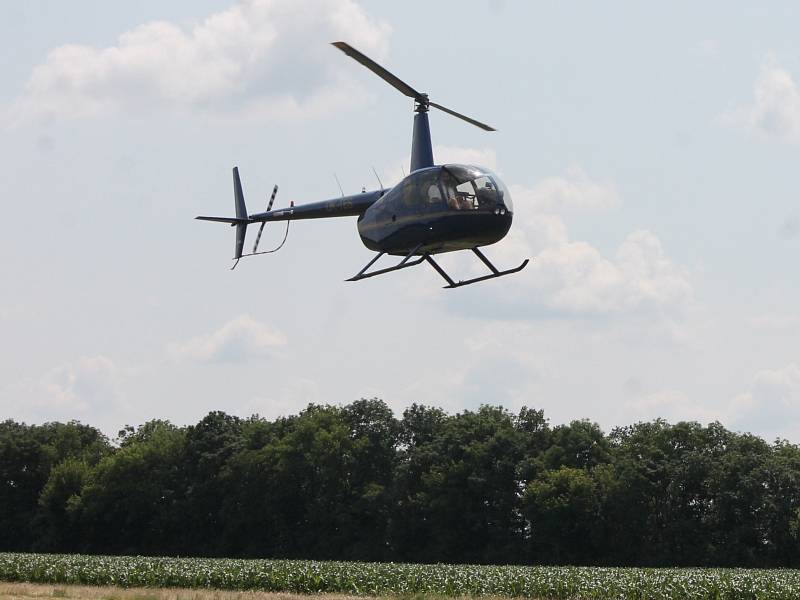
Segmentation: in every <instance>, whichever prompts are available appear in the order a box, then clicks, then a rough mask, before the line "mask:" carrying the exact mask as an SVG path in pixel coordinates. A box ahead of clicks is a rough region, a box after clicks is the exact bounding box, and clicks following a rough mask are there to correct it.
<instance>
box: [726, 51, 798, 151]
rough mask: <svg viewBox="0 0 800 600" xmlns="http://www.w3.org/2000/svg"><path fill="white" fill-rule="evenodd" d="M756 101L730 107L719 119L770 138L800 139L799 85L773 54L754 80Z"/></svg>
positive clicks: (763, 137) (764, 137) (792, 140)
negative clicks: (734, 107) (739, 106)
mask: <svg viewBox="0 0 800 600" xmlns="http://www.w3.org/2000/svg"><path fill="white" fill-rule="evenodd" d="M754 91H755V97H754V99H753V104H751V105H750V106H744V107H741V108H737V109H735V110H732V111H728V112H726V113H724V114H722V115H721V116H720V119H719V120H720V122H721V123H723V124H725V125H729V126H733V127H739V128H743V129H745V130H746V131H748V132H749V133H751V134H753V135H755V136H757V137H759V138H762V139H769V140H778V141H784V142H800V88H798V86H797V83H795V81H794V79H793V78H792V75H791V73H789V71H787V70H786V69H784V68H782V67H781V66H780V65H778V63H777V61H776V60H775V58H774V57H772V56H770V57H768V58H767V60H766V61H765V62H764V64H763V65H762V67H761V73H760V74H759V76H758V78H757V79H756V82H755V90H754Z"/></svg>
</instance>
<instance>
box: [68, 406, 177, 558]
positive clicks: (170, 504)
mask: <svg viewBox="0 0 800 600" xmlns="http://www.w3.org/2000/svg"><path fill="white" fill-rule="evenodd" d="M185 438H186V433H185V430H183V429H179V428H177V427H175V426H174V425H172V424H171V423H169V422H168V421H150V422H148V423H145V424H144V425H142V426H141V427H140V428H139V429H138V430H136V431H135V432H134V433H132V434H131V435H129V436H127V437H126V439H125V441H124V443H123V445H122V446H121V447H120V448H119V450H117V451H116V452H114V453H113V454H111V455H109V456H106V457H105V458H103V459H102V460H101V461H100V462H99V463H98V465H97V467H96V468H95V469H94V470H93V471H92V472H91V474H90V477H89V479H88V481H87V483H86V484H85V485H84V487H83V490H82V492H81V495H80V501H79V502H77V503H75V505H74V506H72V507H71V510H73V511H76V512H78V513H79V514H80V517H79V518H80V521H81V527H82V530H83V531H84V539H83V541H84V547H83V549H84V550H88V551H92V552H111V553H153V554H155V553H161V554H171V553H175V552H176V540H178V541H179V540H180V539H181V533H182V532H181V530H180V529H181V524H182V523H183V520H182V518H181V507H182V506H184V505H185V499H184V490H185V478H184V473H183V467H184V465H185V458H184V451H185Z"/></svg>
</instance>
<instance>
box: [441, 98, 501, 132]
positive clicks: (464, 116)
mask: <svg viewBox="0 0 800 600" xmlns="http://www.w3.org/2000/svg"><path fill="white" fill-rule="evenodd" d="M428 104H429V105H430V106H433V107H434V108H438V109H439V110H441V111H444V112H446V113H447V114H448V115H453V116H454V117H458V118H459V119H461V120H463V121H466V122H467V123H472V124H473V125H475V126H476V127H480V128H481V129H483V130H485V131H497V129H495V128H494V127H489V126H488V125H487V124H486V123H481V122H480V121H476V120H475V119H470V118H469V117H468V116H466V115H462V114H461V113H457V112H456V111H454V110H450V109H449V108H447V107H444V106H442V105H441V104H436V102H429V103H428Z"/></svg>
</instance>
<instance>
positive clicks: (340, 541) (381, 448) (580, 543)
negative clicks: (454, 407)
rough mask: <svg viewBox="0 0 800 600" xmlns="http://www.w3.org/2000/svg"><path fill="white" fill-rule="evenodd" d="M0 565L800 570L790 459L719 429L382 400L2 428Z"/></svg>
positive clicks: (781, 446) (788, 452) (796, 467)
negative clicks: (298, 561)
mask: <svg viewBox="0 0 800 600" xmlns="http://www.w3.org/2000/svg"><path fill="white" fill-rule="evenodd" d="M0 507H2V510H0V550H4V551H28V550H36V551H52V552H91V553H108V554H118V553H127V554H179V555H184V556H187V555H188V556H230V557H237V556H247V557H255V556H259V557H274V558H314V559H341V560H369V561H375V560H381V561H410V562H459V563H518V564H530V563H539V564H585V565H618V566H627V565H644V566H656V565H659V566H666V565H679V566H680V565H694V566H703V565H709V566H710V565H716V566H750V567H770V566H793V567H797V566H800V448H798V446H796V445H793V444H790V443H788V442H786V441H782V440H778V441H775V442H773V443H768V442H766V441H764V440H762V439H760V438H758V437H755V436H753V435H750V434H745V433H735V432H731V431H728V430H727V429H725V428H724V427H723V426H722V425H721V424H719V423H712V424H710V425H707V426H702V425H700V424H698V423H694V422H681V423H676V424H670V423H667V422H665V421H662V420H656V421H651V422H642V423H636V424H633V425H629V426H626V427H619V428H617V429H614V430H613V431H611V432H610V433H608V434H606V433H604V432H603V431H602V430H601V428H600V427H599V426H598V425H597V424H595V423H591V422H589V421H585V420H582V421H573V422H572V423H569V424H565V425H557V426H554V427H551V426H550V424H549V423H548V421H547V419H546V418H545V416H544V413H543V412H542V411H540V410H535V409H530V408H523V409H522V410H521V411H519V412H518V413H512V412H510V411H508V410H506V409H504V408H501V407H497V406H481V407H480V408H478V409H477V410H474V411H469V410H467V411H464V412H460V413H457V414H447V413H445V412H444V411H442V410H440V409H437V408H432V407H428V406H423V405H416V404H415V405H412V406H410V407H409V408H408V409H406V410H405V411H404V412H403V414H402V416H400V417H399V418H397V417H395V415H394V414H393V413H392V411H391V410H390V409H389V407H388V406H387V405H386V404H385V403H384V402H383V401H381V400H378V399H371V400H365V399H362V400H358V401H356V402H353V403H351V404H348V405H346V406H327V405H326V406H321V405H313V404H312V405H309V406H308V407H307V408H306V409H305V410H303V411H302V412H300V413H299V414H296V415H292V416H288V417H282V418H279V419H276V420H273V421H270V420H267V419H263V418H260V417H258V416H253V417H250V418H248V419H242V418H239V417H235V416H231V415H227V414H225V413H223V412H212V413H209V414H208V415H207V416H206V417H204V418H203V419H202V420H201V421H200V422H199V423H197V424H196V425H190V426H186V427H178V426H175V425H173V424H171V423H169V422H167V421H161V420H155V421H149V422H147V423H144V424H142V425H140V426H138V427H130V426H127V427H125V428H124V429H123V430H122V431H120V433H119V436H118V438H117V439H116V440H114V441H113V442H112V441H109V440H108V439H107V438H106V437H105V436H104V435H103V434H102V433H100V432H99V431H98V430H97V429H95V428H93V427H91V426H89V425H84V424H81V423H77V422H70V423H47V424H44V425H25V424H22V423H16V422H14V421H11V420H8V421H5V422H2V423H0Z"/></svg>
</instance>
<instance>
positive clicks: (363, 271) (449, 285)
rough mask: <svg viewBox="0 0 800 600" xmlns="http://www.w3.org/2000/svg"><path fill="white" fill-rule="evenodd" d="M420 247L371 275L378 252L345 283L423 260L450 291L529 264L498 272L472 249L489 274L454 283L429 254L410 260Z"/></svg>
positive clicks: (518, 269)
mask: <svg viewBox="0 0 800 600" xmlns="http://www.w3.org/2000/svg"><path fill="white" fill-rule="evenodd" d="M420 247H421V245H419V246H417V247H416V248H414V249H413V250H412V251H411V252H409V253H408V254H407V255H406V256H405V258H403V260H401V261H400V262H399V263H398V264H396V265H395V266H393V267H387V268H385V269H378V270H377V271H372V272H371V273H368V272H367V271H368V270H369V268H370V267H371V266H372V265H374V264H375V263H376V262H377V260H378V259H379V258H380V257H382V256H383V255H384V254H385V253H384V252H380V253H379V254H378V255H377V256H375V258H373V259H372V260H371V261H369V262H368V263H367V266H366V267H364V268H363V269H361V270H360V271H359V272H358V274H357V275H354V276H353V277H351V278H350V279H348V280H347V281H360V280H361V279H366V278H368V277H375V275H383V274H384V273H391V272H392V271H399V270H400V269H405V268H407V267H413V266H414V265H418V264H420V263H421V262H422V261H423V260H424V261H427V262H428V263H429V264H430V265H431V266H432V267H433V268H434V269H435V270H436V272H437V273H439V275H441V276H442V278H443V279H444V280H445V281H446V282H447V285H446V286H444V287H445V289H452V288H457V287H462V286H465V285H470V284H472V283H478V282H479V281H486V280H487V279H495V278H497V277H503V276H504V275H511V274H512V273H519V272H520V271H522V269H524V268H525V267H526V266H528V262H530V261H529V259H527V258H526V259H525V260H524V261H522V264H521V265H520V266H518V267H516V268H515V269H508V270H507V271H498V270H497V267H495V266H494V265H493V264H492V263H491V261H490V260H489V259H488V258H486V256H484V254H483V252H481V251H480V250H478V249H477V248H472V251H473V252H474V253H475V256H477V257H478V258H479V259H481V262H483V264H485V265H486V266H487V267H489V270H490V271H491V273H490V274H489V275H483V276H482V277H474V278H472V279H466V280H463V281H458V282H457V283H456V282H455V281H453V279H452V278H451V277H450V276H449V275H448V274H447V272H446V271H445V270H444V269H442V267H441V266H439V263H437V262H436V261H435V260H433V257H432V256H431V255H430V254H422V255H421V256H420V257H419V258H416V259H414V260H411V257H412V256H414V255H415V254H416V253H417V251H418V250H419V249H420Z"/></svg>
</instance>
